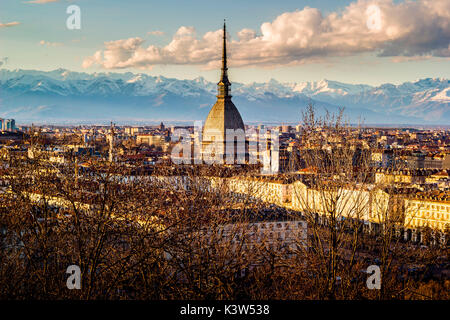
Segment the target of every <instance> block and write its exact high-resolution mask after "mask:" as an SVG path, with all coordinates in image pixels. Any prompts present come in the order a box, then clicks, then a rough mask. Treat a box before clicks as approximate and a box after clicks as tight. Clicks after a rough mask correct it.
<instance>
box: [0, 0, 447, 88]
mask: <svg viewBox="0 0 450 320" xmlns="http://www.w3.org/2000/svg"><path fill="white" fill-rule="evenodd" d="M71 5H76V6H78V7H79V9H80V29H69V28H68V27H67V25H66V21H67V19H68V18H70V17H71V14H68V13H67V12H66V10H67V8H68V7H69V6H71ZM223 19H226V20H227V32H228V37H229V39H228V43H229V44H228V46H229V75H230V79H231V81H236V82H241V83H251V82H265V81H268V80H270V79H276V80H278V81H280V82H302V81H319V80H321V79H329V80H336V81H341V82H346V83H363V84H370V85H379V84H382V83H387V82H389V83H394V84H399V83H402V82H405V81H413V80H416V79H420V78H428V77H430V78H436V77H438V78H449V74H450V71H449V70H450V1H448V0H417V1H391V0H359V1H355V0H353V1H351V0H323V1H321V0H315V1H306V0H303V1H302V0H296V1H293V0H278V1H273V0H272V1H267V0H245V1H243V0H227V1H216V0H208V1H205V0H189V1H186V0H165V1H152V0H127V1H123V0H1V1H0V68H7V69H19V68H20V69H36V70H54V69H58V68H65V69H69V70H72V71H82V72H89V73H91V72H128V71H131V72H142V73H147V74H150V75H163V76H165V77H173V78H178V79H194V78H197V77H199V76H202V77H204V78H206V79H207V80H209V81H217V80H218V77H219V72H218V70H217V69H218V68H219V67H220V54H221V35H222V31H221V28H222V25H223Z"/></svg>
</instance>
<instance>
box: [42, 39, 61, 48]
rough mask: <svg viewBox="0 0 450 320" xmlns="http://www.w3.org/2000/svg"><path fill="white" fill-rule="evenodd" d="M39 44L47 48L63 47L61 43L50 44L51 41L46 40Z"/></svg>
mask: <svg viewBox="0 0 450 320" xmlns="http://www.w3.org/2000/svg"><path fill="white" fill-rule="evenodd" d="M39 44H40V45H41V46H47V47H60V46H62V45H63V44H62V43H61V42H49V41H45V40H41V41H39Z"/></svg>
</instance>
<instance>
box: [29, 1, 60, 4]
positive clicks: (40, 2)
mask: <svg viewBox="0 0 450 320" xmlns="http://www.w3.org/2000/svg"><path fill="white" fill-rule="evenodd" d="M58 1H59V0H33V1H26V2H25V3H38V4H43V3H50V2H58Z"/></svg>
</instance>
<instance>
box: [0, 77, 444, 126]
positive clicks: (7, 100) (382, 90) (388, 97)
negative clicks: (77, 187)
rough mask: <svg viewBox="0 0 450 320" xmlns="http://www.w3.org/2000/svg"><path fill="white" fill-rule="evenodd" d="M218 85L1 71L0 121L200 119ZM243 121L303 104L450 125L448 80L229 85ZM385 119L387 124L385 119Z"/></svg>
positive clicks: (368, 118) (287, 115)
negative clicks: (342, 107) (311, 103)
mask: <svg viewBox="0 0 450 320" xmlns="http://www.w3.org/2000/svg"><path fill="white" fill-rule="evenodd" d="M216 90H217V89H216V84H215V83H213V82H209V81H206V80H205V79H204V78H202V77H198V78H196V79H193V80H178V79H173V78H166V77H163V76H157V77H156V76H150V75H147V74H143V73H139V74H133V73H131V72H126V73H112V72H106V73H103V72H102V73H92V74H88V73H81V72H72V71H69V70H65V69H57V70H54V71H49V72H45V71H36V70H21V69H18V70H6V69H0V117H16V119H18V120H19V121H20V120H21V119H24V120H25V119H28V118H30V117H31V118H33V119H40V120H45V119H47V118H49V117H50V118H54V119H65V118H73V117H77V118H76V119H78V118H82V117H84V118H89V117H93V118H99V117H105V116H108V117H110V118H114V117H127V118H143V119H203V118H204V117H206V115H207V113H208V111H209V109H210V107H211V106H212V104H213V103H214V101H215V99H216V98H215V95H216ZM232 95H233V97H234V98H233V100H234V101H235V104H236V105H237V106H238V108H239V110H240V111H241V113H242V115H243V118H244V121H272V120H277V121H297V120H299V119H300V111H301V109H302V108H304V107H305V106H306V104H307V103H308V102H310V101H311V102H314V103H315V104H316V105H317V106H318V107H319V109H323V108H327V109H329V110H331V111H333V110H337V108H338V106H344V107H346V114H347V115H348V116H349V118H350V120H354V121H356V120H357V119H360V118H362V119H364V121H365V122H366V123H370V122H386V121H391V122H395V123H440V124H448V123H450V84H449V80H447V79H431V78H426V79H421V80H417V81H413V82H405V83H403V84H400V85H393V84H389V83H387V84H383V85H380V86H377V87H373V86H369V85H364V84H346V83H341V82H337V81H331V80H321V81H317V82H299V83H280V82H278V81H276V80H273V79H272V80H270V81H269V82H266V83H250V84H242V83H235V82H233V83H232ZM387 116H388V117H387Z"/></svg>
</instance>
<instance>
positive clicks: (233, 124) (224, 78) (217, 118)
mask: <svg viewBox="0 0 450 320" xmlns="http://www.w3.org/2000/svg"><path fill="white" fill-rule="evenodd" d="M227 70H228V68H227V39H226V26H225V21H224V23H223V47H222V73H221V76H220V80H219V82H218V83H217V90H218V94H217V101H216V103H215V104H214V106H213V107H212V108H211V110H210V111H209V114H208V117H207V118H206V121H205V125H204V127H203V149H204V150H205V148H206V147H208V146H209V145H210V144H211V143H213V142H216V146H217V145H218V143H220V144H223V146H224V148H223V150H224V151H225V150H226V148H225V143H226V142H225V138H226V136H225V134H226V132H227V129H233V130H235V131H236V130H238V129H242V130H243V132H245V127H244V122H243V121H242V118H241V115H240V114H239V111H238V109H237V108H236V106H235V105H234V103H233V102H232V101H231V95H230V87H231V83H230V80H228V72H227ZM215 140H216V141H215ZM216 152H217V150H216Z"/></svg>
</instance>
